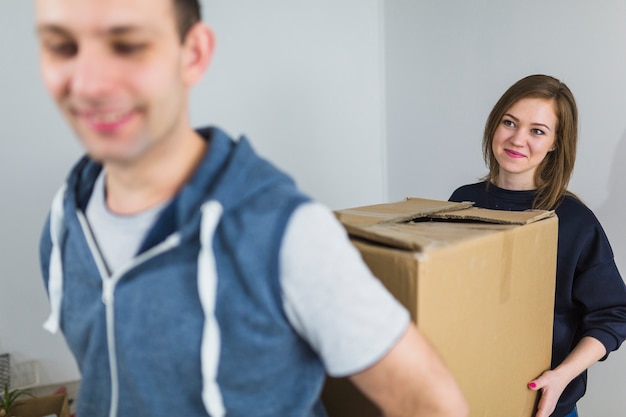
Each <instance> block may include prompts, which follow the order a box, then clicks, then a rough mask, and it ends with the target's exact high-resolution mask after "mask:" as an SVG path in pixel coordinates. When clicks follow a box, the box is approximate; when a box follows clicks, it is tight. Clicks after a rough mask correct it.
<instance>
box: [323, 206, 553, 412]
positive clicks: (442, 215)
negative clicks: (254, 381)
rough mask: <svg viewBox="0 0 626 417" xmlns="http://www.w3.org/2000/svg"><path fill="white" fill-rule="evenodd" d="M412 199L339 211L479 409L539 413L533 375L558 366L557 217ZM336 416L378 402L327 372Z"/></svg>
mask: <svg viewBox="0 0 626 417" xmlns="http://www.w3.org/2000/svg"><path fill="white" fill-rule="evenodd" d="M471 206H472V204H471V203H452V202H448V201H437V200H425V199H415V198H409V199H407V200H406V201H402V202H398V203H391V204H379V205H374V206H366V207H359V208H353V209H346V210H339V211H337V212H336V216H337V218H338V219H339V220H340V221H341V222H342V224H343V225H344V227H345V228H346V230H347V231H348V233H349V234H350V237H351V240H352V242H353V243H354V244H355V246H356V247H357V248H358V249H359V251H360V252H361V255H362V256H363V259H364V260H365V262H366V263H367V265H368V266H369V268H370V269H371V270H372V272H373V273H374V275H376V276H377V277H378V278H379V279H380V280H381V281H382V282H383V284H384V285H385V286H386V287H387V288H388V289H389V290H390V292H391V293H392V294H393V295H394V296H395V297H396V298H397V299H398V300H399V301H400V302H401V303H402V304H404V305H405V306H406V307H407V308H408V310H409V312H410V314H411V318H412V320H413V321H414V322H415V323H417V325H418V327H419V328H420V330H421V331H422V332H423V333H424V334H425V336H426V337H427V338H428V339H429V341H430V342H431V343H432V344H433V345H434V346H435V348H436V349H437V350H438V351H439V353H440V354H441V356H442V357H443V359H444V361H445V362H446V364H447V365H448V366H449V368H450V369H451V371H452V372H453V374H454V376H455V377H456V379H457V381H458V382H459V385H460V387H461V389H462V391H463V393H464V394H465V397H466V399H467V401H468V402H469V406H470V416H471V417H503V416H508V417H530V416H532V415H533V411H534V408H535V406H536V401H537V394H536V393H535V392H533V391H531V390H529V389H528V388H527V383H528V382H529V381H531V380H532V379H533V378H535V377H537V376H538V375H540V374H541V373H542V372H543V371H545V370H547V369H549V367H550V360H551V346H552V322H553V309H554V289H555V275H556V248H557V225H558V219H557V217H556V215H555V214H554V213H553V212H546V211H526V212H510V211H496V210H486V209H479V208H474V207H471ZM322 398H323V400H324V403H325V406H326V408H327V411H328V412H329V415H330V416H331V417H352V416H360V417H374V416H378V415H380V413H379V411H378V410H377V409H376V408H375V407H374V406H373V405H372V404H371V403H370V402H369V401H367V400H366V399H365V398H364V397H363V396H362V395H361V394H360V393H359V392H358V391H357V390H356V389H354V387H352V386H351V384H350V383H349V382H348V380H347V379H332V378H330V379H329V380H328V381H327V384H326V386H325V388H324V392H323V395H322Z"/></svg>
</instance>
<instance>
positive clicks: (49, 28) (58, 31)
mask: <svg viewBox="0 0 626 417" xmlns="http://www.w3.org/2000/svg"><path fill="white" fill-rule="evenodd" d="M36 32H37V34H38V35H44V34H46V33H51V34H55V35H64V36H68V35H69V34H70V33H69V31H67V30H65V29H64V28H63V27H61V26H59V25H55V24H43V25H37V27H36Z"/></svg>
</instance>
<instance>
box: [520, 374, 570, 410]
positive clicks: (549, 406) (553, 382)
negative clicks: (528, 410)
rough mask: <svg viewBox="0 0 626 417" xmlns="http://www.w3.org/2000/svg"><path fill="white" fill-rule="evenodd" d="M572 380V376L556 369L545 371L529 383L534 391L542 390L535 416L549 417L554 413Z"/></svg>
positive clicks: (529, 386)
mask: <svg viewBox="0 0 626 417" xmlns="http://www.w3.org/2000/svg"><path fill="white" fill-rule="evenodd" d="M570 381H571V379H570V378H568V377H567V376H565V375H562V374H559V372H558V371H557V370H554V371H546V372H544V373H543V374H541V376H540V377H539V378H537V379H534V380H532V381H531V382H530V383H529V384H528V388H530V389H531V390H533V391H539V390H541V399H540V400H539V405H538V407H537V414H535V417H549V416H550V414H552V412H553V411H554V409H555V408H556V403H557V402H558V401H559V398H561V394H562V393H563V391H564V390H565V387H567V384H569V383H570Z"/></svg>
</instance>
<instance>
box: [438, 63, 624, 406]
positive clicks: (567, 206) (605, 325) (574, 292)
mask: <svg viewBox="0 0 626 417" xmlns="http://www.w3.org/2000/svg"><path fill="white" fill-rule="evenodd" d="M577 130H578V111H577V108H576V102H575V100H574V97H573V95H572V93H571V91H570V90H569V88H568V87H567V86H566V85H565V84H563V83H562V82H560V81H559V80H557V79H555V78H553V77H550V76H546V75H531V76H528V77H526V78H523V79H521V80H519V81H518V82H516V83H515V84H513V85H512V86H511V87H510V88H509V89H508V90H507V91H506V92H505V93H504V95H503V96H502V97H501V98H500V100H499V101H498V102H497V103H496V105H495V106H494V108H493V109H492V111H491V114H490V115H489V118H488V119H487V123H486V125H485V132H484V136H483V155H484V158H485V162H486V164H487V167H488V168H489V173H488V174H487V175H486V176H485V177H484V178H483V181H482V182H479V183H477V184H471V185H465V186H463V187H460V188H459V189H457V190H456V191H455V192H454V193H453V194H452V196H451V197H450V200H451V201H473V202H475V205H476V206H477V207H484V208H489V209H500V210H528V209H543V210H555V211H556V214H557V216H558V218H559V240H558V254H557V275H556V294H555V312H554V331H553V343H552V367H551V370H548V371H546V372H544V373H543V374H542V375H540V376H539V377H538V378H537V379H535V380H533V381H530V382H529V384H528V387H529V388H530V389H532V390H540V391H541V399H540V401H539V405H538V410H537V414H536V417H548V416H552V417H576V416H578V414H577V411H576V402H577V401H578V400H579V399H580V398H581V397H582V396H583V395H584V393H585V388H586V382H587V372H586V370H587V368H588V367H589V366H591V365H592V364H593V363H595V362H596V361H598V360H604V359H606V357H607V355H608V353H609V352H611V351H613V350H616V349H617V348H619V346H620V344H621V343H622V341H623V340H624V338H626V288H625V286H624V281H623V280H622V278H621V276H620V273H619V271H618V270H617V267H616V265H615V262H614V259H613V252H612V249H611V246H610V244H609V242H608V240H607V237H606V235H605V233H604V231H603V229H602V226H601V225H600V223H599V222H598V220H597V218H596V217H595V215H594V214H593V213H592V212H591V210H590V209H589V208H587V207H586V206H585V205H584V204H583V203H582V202H581V201H580V200H579V199H578V198H577V197H576V196H575V195H574V194H572V193H571V192H569V191H568V190H567V185H568V182H569V180H570V177H571V175H572V170H573V168H574V161H575V158H576V141H577Z"/></svg>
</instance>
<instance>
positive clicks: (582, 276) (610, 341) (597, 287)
mask: <svg viewBox="0 0 626 417" xmlns="http://www.w3.org/2000/svg"><path fill="white" fill-rule="evenodd" d="M535 196H536V193H535V191H511V190H505V189H502V188H498V187H496V186H495V185H493V184H489V185H488V184H487V183H486V182H480V183H477V184H471V185H465V186H463V187H460V188H458V189H457V190H456V191H455V192H454V193H453V194H452V196H451V197H450V201H456V202H461V201H473V202H474V203H475V205H476V206H477V207H482V208H488V209H497V210H514V211H521V210H528V209H530V208H532V204H533V200H534V198H535ZM555 212H556V214H557V216H558V218H559V240H558V254H557V269H556V294H555V311H554V330H553V341H552V368H554V367H556V366H557V365H558V364H560V363H561V362H562V361H563V360H564V359H565V357H566V356H567V355H568V354H569V353H570V352H571V350H572V349H573V348H574V347H575V346H576V344H577V343H578V341H579V340H580V339H581V338H582V337H584V336H591V337H594V338H595V339H597V340H599V341H600V342H601V343H602V344H603V345H604V347H605V348H606V351H607V352H611V351H614V350H616V349H617V348H619V346H620V344H621V343H622V342H623V341H624V339H625V338H626V287H625V285H624V281H623V280H622V277H621V276H620V273H619V271H618V270H617V267H616V265H615V261H614V259H613V251H612V249H611V246H610V244H609V241H608V239H607V237H606V234H605V233H604V230H603V229H602V226H601V225H600V223H599V222H598V219H597V218H596V216H595V215H594V214H593V212H592V211H591V210H590V209H589V208H588V207H587V206H585V205H584V204H583V203H582V202H581V201H580V200H578V199H576V198H574V197H572V196H566V197H565V198H564V199H563V201H561V203H560V204H558V206H557V207H556V208H555ZM607 355H608V353H607ZM604 359H606V356H605V358H603V360H604ZM586 384H587V372H586V371H585V372H583V373H582V374H581V375H579V376H578V377H576V378H575V379H574V380H573V381H572V382H571V383H570V384H569V385H568V386H567V388H566V389H565V391H564V392H563V394H562V395H561V398H560V399H559V402H558V404H557V407H556V410H555V411H554V413H553V414H552V415H551V417H563V416H565V415H567V414H568V413H569V412H571V411H572V409H573V408H574V406H575V405H576V402H577V401H578V400H579V399H580V398H581V397H582V396H583V395H584V394H585V389H586Z"/></svg>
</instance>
